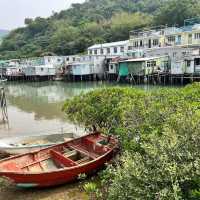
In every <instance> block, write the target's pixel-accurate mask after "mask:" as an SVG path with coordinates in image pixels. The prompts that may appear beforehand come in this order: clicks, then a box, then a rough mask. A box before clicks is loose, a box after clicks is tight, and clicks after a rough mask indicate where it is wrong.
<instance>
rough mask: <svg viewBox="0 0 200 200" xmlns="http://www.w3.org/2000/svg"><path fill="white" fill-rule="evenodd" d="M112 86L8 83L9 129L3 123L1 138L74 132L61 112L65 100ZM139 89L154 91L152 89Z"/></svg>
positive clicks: (71, 125) (102, 84)
mask: <svg viewBox="0 0 200 200" xmlns="http://www.w3.org/2000/svg"><path fill="white" fill-rule="evenodd" d="M113 85H114V84H108V83H105V82H81V83H66V82H37V83H27V82H26V83H16V82H12V83H7V84H5V85H4V87H5V91H6V96H7V100H8V115H9V126H8V125H4V124H1V123H0V137H7V136H18V135H28V134H29V135H37V134H41V133H45V134H46V133H47V134H48V133H49V134H50V133H55V132H56V131H57V132H60V131H61V127H64V130H65V131H67V132H75V131H76V128H77V127H76V126H74V125H73V124H71V123H70V122H69V121H68V120H67V119H66V117H65V115H64V113H63V112H62V111H61V108H62V105H63V102H64V101H65V99H68V98H71V97H73V96H75V95H79V94H80V93H81V92H87V91H90V90H92V89H96V88H103V87H110V86H113ZM123 86H126V85H123ZM128 87H130V85H129V86H128ZM140 87H142V88H143V89H146V90H148V89H152V87H150V88H149V86H140Z"/></svg>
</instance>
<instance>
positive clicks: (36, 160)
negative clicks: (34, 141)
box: [0, 133, 118, 187]
mask: <svg viewBox="0 0 200 200" xmlns="http://www.w3.org/2000/svg"><path fill="white" fill-rule="evenodd" d="M117 147H118V141H117V139H115V138H113V137H106V136H104V135H102V134H100V133H93V134H90V135H86V136H83V137H80V138H77V139H74V140H71V141H69V142H65V143H62V144H59V145H55V146H53V147H49V148H45V149H42V150H40V151H34V152H31V153H27V154H22V155H18V156H13V157H11V158H7V159H4V160H1V161H0V176H3V177H6V178H8V179H9V180H11V181H12V182H14V183H15V184H16V185H17V186H19V187H49V186H54V185H59V184H64V183H67V182H70V181H73V180H75V179H76V178H77V177H78V176H79V175H80V174H90V173H91V172H93V171H96V170H98V169H100V168H101V167H102V166H103V165H104V164H105V163H106V162H108V161H109V160H110V159H111V158H112V157H113V154H114V152H115V151H116V149H117Z"/></svg>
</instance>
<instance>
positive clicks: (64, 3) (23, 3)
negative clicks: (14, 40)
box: [0, 0, 84, 30]
mask: <svg viewBox="0 0 200 200" xmlns="http://www.w3.org/2000/svg"><path fill="white" fill-rule="evenodd" d="M82 2H84V0H0V10H1V12H0V28H3V29H9V30H10V29H13V28H17V27H19V26H23V25H24V19H25V18H35V17H38V16H40V17H48V16H50V15H51V14H52V12H53V11H54V12H58V11H60V10H64V9H67V8H69V7H70V5H71V4H72V3H82Z"/></svg>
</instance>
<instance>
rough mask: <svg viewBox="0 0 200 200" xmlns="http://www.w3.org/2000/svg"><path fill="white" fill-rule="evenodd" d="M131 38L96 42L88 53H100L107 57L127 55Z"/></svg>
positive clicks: (99, 54)
mask: <svg viewBox="0 0 200 200" xmlns="http://www.w3.org/2000/svg"><path fill="white" fill-rule="evenodd" d="M128 43H129V40H125V41H119V42H111V43H104V44H95V45H93V46H91V47H89V48H88V55H98V56H106V57H116V56H125V55H126V53H127V50H128Z"/></svg>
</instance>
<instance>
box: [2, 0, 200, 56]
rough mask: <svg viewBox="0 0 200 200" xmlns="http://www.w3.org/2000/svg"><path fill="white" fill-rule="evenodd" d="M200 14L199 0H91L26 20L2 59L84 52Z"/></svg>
mask: <svg viewBox="0 0 200 200" xmlns="http://www.w3.org/2000/svg"><path fill="white" fill-rule="evenodd" d="M198 13H200V3H199V1H198V0H182V1H179V0H154V1H152V0H87V1H86V2H85V3H83V4H73V5H72V6H71V8H70V9H68V10H63V11H61V12H59V13H55V14H54V15H53V16H51V17H49V18H47V19H44V18H40V17H38V18H36V19H35V20H32V19H26V20H25V24H26V25H27V26H26V27H25V28H18V29H16V30H13V31H11V32H10V34H9V35H8V36H7V37H6V38H5V39H4V40H3V42H2V45H1V46H0V58H2V59H6V58H17V57H29V56H40V55H44V54H51V53H55V54H58V55H69V54H76V53H83V52H84V51H85V50H86V48H87V47H88V46H90V45H92V44H94V43H101V42H110V41H117V40H125V39H127V38H128V37H129V31H130V30H132V29H138V28H142V27H145V26H152V25H155V24H156V25H157V24H175V23H177V24H180V25H181V24H182V23H183V20H184V19H185V18H190V17H196V16H198Z"/></svg>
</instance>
